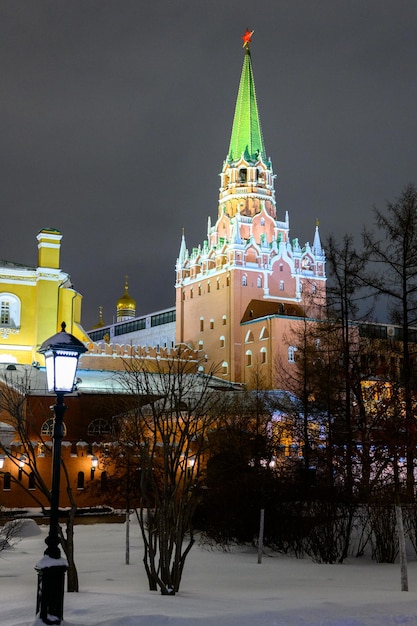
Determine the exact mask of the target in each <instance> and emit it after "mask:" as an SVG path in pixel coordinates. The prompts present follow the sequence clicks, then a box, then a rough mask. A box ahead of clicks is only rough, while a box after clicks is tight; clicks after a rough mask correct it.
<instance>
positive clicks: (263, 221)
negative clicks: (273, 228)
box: [261, 217, 265, 226]
mask: <svg viewBox="0 0 417 626" xmlns="http://www.w3.org/2000/svg"><path fill="white" fill-rule="evenodd" d="M261 226H265V218H264V217H261Z"/></svg>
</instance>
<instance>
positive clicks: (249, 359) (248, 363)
mask: <svg viewBox="0 0 417 626" xmlns="http://www.w3.org/2000/svg"><path fill="white" fill-rule="evenodd" d="M251 365H252V352H251V351H250V350H248V351H247V352H246V367H250V366H251Z"/></svg>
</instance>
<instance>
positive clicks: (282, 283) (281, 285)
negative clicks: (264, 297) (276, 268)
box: [279, 280, 284, 291]
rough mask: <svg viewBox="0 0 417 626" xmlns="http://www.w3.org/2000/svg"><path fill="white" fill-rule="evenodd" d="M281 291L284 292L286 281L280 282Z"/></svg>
mask: <svg viewBox="0 0 417 626" xmlns="http://www.w3.org/2000/svg"><path fill="white" fill-rule="evenodd" d="M279 290H280V291H284V281H283V280H280V281H279Z"/></svg>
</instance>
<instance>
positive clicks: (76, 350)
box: [36, 322, 87, 624]
mask: <svg viewBox="0 0 417 626" xmlns="http://www.w3.org/2000/svg"><path fill="white" fill-rule="evenodd" d="M61 328H62V330H61V332H59V333H57V334H56V335H53V337H50V338H49V339H47V340H46V341H44V342H43V344H42V345H41V347H40V348H39V350H38V352H39V353H40V354H43V355H44V356H45V366H46V377H47V383H48V391H50V392H54V393H56V404H55V406H54V414H55V419H54V428H53V435H52V437H53V448H52V488H51V509H50V518H49V534H48V537H47V538H46V539H45V543H46V545H47V548H46V550H45V552H44V556H43V558H42V559H41V560H40V561H39V562H38V563H37V565H36V570H37V571H38V594H37V605H36V614H37V615H38V614H39V617H40V618H41V619H42V621H43V622H44V624H60V623H61V621H62V619H63V607H64V579H65V572H66V570H67V567H68V563H67V560H66V559H64V558H61V551H60V549H59V544H60V537H59V486H60V475H61V442H62V437H63V432H64V425H63V420H64V413H65V411H66V408H67V407H66V406H65V404H64V394H65V393H71V392H72V391H73V389H74V381H75V375H76V371H77V364H78V359H79V356H80V354H83V353H84V352H87V348H86V347H85V346H84V344H83V343H81V341H79V340H78V339H77V338H76V337H74V335H71V334H70V333H67V332H66V331H65V322H62V324H61Z"/></svg>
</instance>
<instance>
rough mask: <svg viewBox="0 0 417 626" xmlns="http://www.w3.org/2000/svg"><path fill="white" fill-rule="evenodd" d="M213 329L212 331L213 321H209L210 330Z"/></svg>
mask: <svg viewBox="0 0 417 626" xmlns="http://www.w3.org/2000/svg"><path fill="white" fill-rule="evenodd" d="M213 329H214V320H213V319H211V320H210V330H213Z"/></svg>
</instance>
